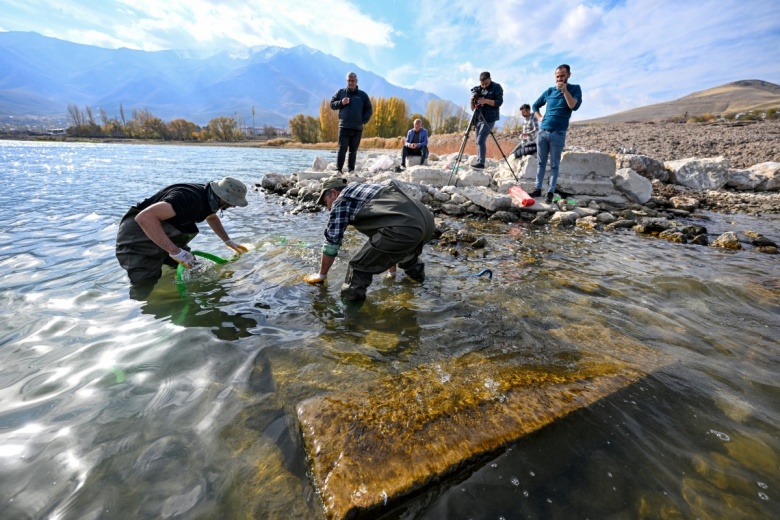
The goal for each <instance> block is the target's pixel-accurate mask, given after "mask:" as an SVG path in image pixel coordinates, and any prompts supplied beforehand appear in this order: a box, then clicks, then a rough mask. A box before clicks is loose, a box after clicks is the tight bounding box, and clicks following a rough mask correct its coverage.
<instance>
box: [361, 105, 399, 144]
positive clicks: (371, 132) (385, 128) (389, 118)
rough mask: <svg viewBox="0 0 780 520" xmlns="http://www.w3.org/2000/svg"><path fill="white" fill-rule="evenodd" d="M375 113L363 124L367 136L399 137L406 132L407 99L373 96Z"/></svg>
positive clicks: (364, 133)
mask: <svg viewBox="0 0 780 520" xmlns="http://www.w3.org/2000/svg"><path fill="white" fill-rule="evenodd" d="M371 105H372V106H373V108H374V114H373V115H372V116H371V119H370V120H369V121H368V123H367V124H365V125H363V135H364V136H365V137H398V136H399V135H403V134H405V133H406V130H408V129H407V128H406V122H407V118H408V117H407V114H408V111H407V108H406V101H404V100H403V99H401V98H397V97H391V98H375V97H372V98H371Z"/></svg>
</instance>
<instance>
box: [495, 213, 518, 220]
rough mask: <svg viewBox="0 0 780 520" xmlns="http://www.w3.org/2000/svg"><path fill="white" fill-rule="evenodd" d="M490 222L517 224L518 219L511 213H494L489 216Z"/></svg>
mask: <svg viewBox="0 0 780 520" xmlns="http://www.w3.org/2000/svg"><path fill="white" fill-rule="evenodd" d="M490 220H497V221H499V222H517V221H518V220H519V218H518V216H517V215H516V214H514V213H512V212H511V211H496V212H495V213H493V214H492V215H490Z"/></svg>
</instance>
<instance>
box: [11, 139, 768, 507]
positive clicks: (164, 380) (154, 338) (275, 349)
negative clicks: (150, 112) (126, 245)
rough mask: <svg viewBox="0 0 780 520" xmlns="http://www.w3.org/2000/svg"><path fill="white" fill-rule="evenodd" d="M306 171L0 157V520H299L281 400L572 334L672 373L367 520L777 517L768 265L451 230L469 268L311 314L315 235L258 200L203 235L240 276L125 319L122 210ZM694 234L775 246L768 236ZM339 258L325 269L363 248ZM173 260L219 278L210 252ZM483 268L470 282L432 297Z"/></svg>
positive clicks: (616, 241)
mask: <svg viewBox="0 0 780 520" xmlns="http://www.w3.org/2000/svg"><path fill="white" fill-rule="evenodd" d="M320 153H322V152H320ZM314 155H315V153H314V152H306V151H289V150H284V151H273V150H260V149H240V148H220V147H179V146H143V145H109V144H106V145H102V144H95V145H92V144H63V143H46V144H41V143H32V142H12V141H0V178H2V181H3V184H2V186H3V189H2V191H0V290H1V291H2V293H1V294H2V297H0V311H1V314H0V511H2V514H0V517H2V518H4V519H5V518H10V519H23V518H58V519H59V518H63V519H83V518H170V517H180V518H245V517H256V518H290V517H296V518H308V517H312V518H317V517H321V516H322V513H321V511H320V506H319V502H318V501H319V499H318V498H317V496H316V493H315V492H314V489H313V487H312V485H311V483H310V480H309V477H308V475H307V466H306V461H305V456H304V454H303V451H302V448H301V442H300V437H299V434H298V432H297V429H296V426H295V421H294V419H293V417H294V416H293V413H292V410H291V409H290V404H289V403H290V401H291V400H295V399H300V398H304V397H306V396H309V395H315V394H317V393H321V392H323V391H326V390H328V389H329V388H330V387H332V386H336V385H337V384H338V382H337V380H338V376H337V375H336V374H337V373H341V374H342V377H343V374H344V373H346V374H351V373H353V372H354V373H355V374H358V373H362V372H361V371H363V372H366V371H367V372H368V373H374V374H394V373H399V372H402V371H404V370H405V369H408V368H411V367H414V366H417V365H419V364H422V363H430V362H435V361H436V360H439V359H443V358H445V357H453V356H462V355H465V354H468V353H473V352H491V353H500V354H501V355H506V356H512V355H517V353H518V352H522V353H523V355H526V356H527V355H533V356H535V359H536V362H538V363H543V359H544V354H545V352H546V349H547V346H549V345H551V344H552V343H551V342H552V341H554V340H553V339H552V338H551V335H550V331H551V330H554V329H557V328H559V327H562V326H564V325H567V324H572V323H574V324H577V323H583V324H591V323H595V324H599V325H600V326H604V327H609V328H610V329H613V330H615V331H616V333H618V332H619V333H620V334H624V335H626V336H628V337H630V338H633V339H635V340H637V341H639V342H641V343H642V344H644V345H647V346H650V347H652V348H654V349H658V350H660V351H663V352H664V353H666V354H668V355H670V356H672V357H673V358H674V359H675V360H676V361H675V363H673V364H672V365H670V366H668V367H666V368H664V369H662V370H660V371H658V372H655V373H653V374H651V375H650V376H648V377H647V378H645V379H643V380H641V381H640V382H639V383H637V384H634V385H632V386H630V387H628V388H626V389H624V390H622V391H620V392H618V393H617V394H613V395H611V396H609V397H607V398H605V399H603V400H601V401H599V402H598V403H597V404H596V405H594V406H591V407H590V408H588V409H584V410H580V411H578V412H576V413H574V414H571V415H569V416H567V417H566V418H564V419H562V420H560V421H558V422H556V423H554V424H553V425H551V426H550V427H547V428H544V429H542V430H540V431H538V432H536V433H535V434H533V435H531V436H529V437H526V438H524V439H521V440H520V441H518V442H517V443H515V444H514V445H513V446H511V447H509V448H508V449H507V450H506V451H504V452H502V453H500V454H499V455H498V456H496V458H494V459H491V460H488V461H483V462H482V463H479V464H477V465H475V466H471V467H469V468H465V469H464V471H463V472H461V473H459V474H457V475H454V476H452V477H450V478H448V479H447V480H445V481H443V482H441V483H439V484H438V485H437V486H435V487H434V488H433V489H430V490H428V491H427V492H425V493H423V494H419V495H416V496H415V497H412V498H410V499H409V500H407V501H405V502H403V503H402V504H400V505H399V506H398V507H397V508H396V509H394V510H393V511H391V512H390V513H387V514H386V518H403V519H411V518H419V519H423V518H424V519H440V518H475V519H476V518H495V519H498V518H507V519H508V518H526V517H528V518H561V519H564V518H566V519H567V518H694V517H698V518H777V517H778V516H780V508H779V507H778V491H780V439H778V431H779V429H778V424H780V421H778V406H777V403H778V402H780V391H779V386H780V378H778V375H777V373H778V369H779V368H780V347H778V337H780V274H779V273H780V270H779V269H778V257H777V256H772V255H761V254H755V253H750V252H730V251H723V250H719V249H715V248H706V247H698V246H685V245H679V244H670V243H667V242H664V241H661V240H657V239H648V238H642V237H639V236H635V235H634V234H633V233H631V232H625V233H618V234H609V233H593V232H588V231H582V230H569V231H562V232H559V231H555V230H551V229H542V230H532V229H530V228H527V227H525V225H524V224H516V225H511V226H507V225H502V224H490V225H487V224H484V223H483V224H478V223H475V224H470V225H468V226H467V225H466V224H464V223H460V222H455V223H454V224H455V225H456V226H461V227H469V226H470V227H471V229H472V230H473V231H475V232H477V233H479V234H483V235H485V236H486V237H487V238H488V241H489V244H490V246H489V248H488V249H487V250H486V251H487V254H486V256H484V257H483V256H482V254H481V253H480V254H476V255H467V254H465V253H464V254H462V255H460V256H459V257H452V256H450V255H449V254H448V253H446V252H444V251H442V250H439V249H435V248H427V249H426V254H425V258H424V259H425V261H426V263H427V265H428V274H429V275H431V276H430V278H429V280H428V281H426V283H425V284H424V285H423V286H417V285H415V284H407V283H404V282H402V281H399V282H395V283H391V282H387V281H383V280H379V279H378V280H377V281H376V282H375V283H374V285H373V286H372V288H371V290H370V291H369V299H368V301H367V303H366V304H365V305H364V306H363V307H362V308H361V309H359V311H355V312H349V311H348V310H347V309H345V308H344V307H343V306H342V305H341V304H340V303H339V300H338V288H339V283H336V282H337V281H338V280H340V279H341V278H342V277H343V275H344V272H345V266H344V261H343V260H341V261H339V262H337V264H336V265H335V267H334V271H333V273H332V275H331V277H330V279H331V283H330V285H329V286H327V287H326V288H325V289H320V288H316V287H310V286H308V285H306V284H304V283H301V278H302V276H303V275H305V274H307V273H309V272H313V270H314V269H316V267H317V265H318V256H319V253H318V252H317V247H316V245H317V244H318V243H319V241H320V237H321V233H322V226H323V224H324V214H322V213H318V214H302V215H297V216H290V215H289V214H288V213H287V212H288V211H289V210H290V209H291V208H292V207H291V206H290V205H289V204H287V205H286V204H284V202H283V201H282V200H280V199H278V198H274V197H268V196H266V195H264V194H262V193H260V192H257V191H255V192H253V193H252V194H251V196H250V205H249V206H248V207H247V208H242V209H236V210H229V211H227V212H225V215H224V218H223V222H224V223H225V227H226V228H227V229H228V231H229V233H230V234H231V236H232V237H233V238H235V239H236V240H238V241H240V242H243V243H249V244H251V245H252V246H253V251H252V252H251V253H249V254H247V255H244V256H242V257H241V258H239V259H238V260H236V261H234V262H231V263H229V264H226V265H225V266H207V265H203V266H202V267H200V268H199V269H197V270H195V271H194V272H193V273H191V274H189V275H188V276H187V280H186V282H185V283H184V284H180V285H177V284H176V282H175V278H174V271H172V270H168V271H165V273H164V276H163V279H162V280H161V281H160V283H159V284H158V285H157V287H156V288H155V290H154V292H153V293H152V295H151V296H150V297H149V298H148V299H147V300H145V301H137V300H134V299H132V298H130V296H129V291H128V289H129V285H128V283H127V280H126V277H125V274H124V271H122V270H121V269H120V268H119V266H118V264H117V262H116V260H115V258H114V253H113V251H114V239H115V234H116V230H117V222H118V221H119V219H120V217H121V216H122V215H123V214H124V212H125V211H126V210H127V208H128V207H129V206H130V205H132V204H133V203H135V202H138V201H140V200H142V199H143V198H145V197H146V196H148V195H150V194H151V193H153V192H154V191H156V190H157V189H159V188H160V187H162V186H165V185H168V184H171V183H174V182H205V181H208V180H212V179H216V178H219V177H222V176H224V175H228V174H229V175H233V176H236V177H238V178H240V179H242V180H244V181H245V182H247V183H248V184H250V185H253V184H254V183H255V182H259V180H260V178H261V177H262V175H263V174H264V173H266V172H290V171H296V170H299V169H302V168H303V167H305V166H307V165H309V164H310V163H311V161H312V159H313V157H314ZM711 218H712V220H710V221H707V222H704V225H706V226H707V228H708V229H709V231H710V233H711V234H716V233H717V234H719V233H722V232H724V231H727V230H730V229H734V230H740V231H744V230H746V229H753V230H756V231H760V232H763V233H764V234H765V235H767V236H768V237H769V238H771V239H773V240H775V241H776V242H780V221H778V220H777V218H776V217H775V218H774V219H772V218H771V217H761V218H756V217H748V216H740V215H736V216H734V215H732V216H727V217H726V216H721V215H711ZM348 235H349V239H348V240H347V242H346V245H345V248H344V250H343V255H342V257H341V258H342V259H343V258H349V254H350V252H351V251H356V250H357V249H358V248H359V247H360V245H361V243H362V241H361V239H360V237H359V235H358V234H357V233H356V232H350V233H349V234H348ZM308 244H313V245H314V246H308V247H307V245H308ZM193 245H194V246H195V248H196V249H200V250H204V251H209V252H212V253H216V254H221V255H223V256H229V255H228V253H229V252H228V251H227V250H225V248H224V246H223V245H222V243H221V241H220V240H219V239H218V238H217V237H216V236H215V235H214V234H213V233H212V232H211V231H210V230H209V229H208V227H207V226H202V232H201V234H200V235H199V236H198V237H197V238H196V239H195V241H194V243H193ZM483 267H488V268H491V269H492V270H493V272H494V277H493V280H492V281H487V280H485V279H483V278H474V277H467V278H459V277H454V276H452V275H458V274H464V273H473V272H476V271H477V270H479V269H481V268H483ZM271 374H272V375H271Z"/></svg>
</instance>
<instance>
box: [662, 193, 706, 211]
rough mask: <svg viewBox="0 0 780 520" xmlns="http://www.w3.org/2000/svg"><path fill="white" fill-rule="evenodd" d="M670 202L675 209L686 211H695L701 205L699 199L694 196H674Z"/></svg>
mask: <svg viewBox="0 0 780 520" xmlns="http://www.w3.org/2000/svg"><path fill="white" fill-rule="evenodd" d="M669 202H670V203H671V205H672V208H674V209H681V210H684V211H688V212H690V211H695V210H696V208H698V207H699V201H698V200H697V199H695V198H693V197H672V198H671V199H669Z"/></svg>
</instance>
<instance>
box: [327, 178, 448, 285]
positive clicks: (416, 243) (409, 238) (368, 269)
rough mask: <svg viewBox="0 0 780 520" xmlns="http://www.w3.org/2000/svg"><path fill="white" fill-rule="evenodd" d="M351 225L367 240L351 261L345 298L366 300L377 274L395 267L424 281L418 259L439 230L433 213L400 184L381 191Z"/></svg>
mask: <svg viewBox="0 0 780 520" xmlns="http://www.w3.org/2000/svg"><path fill="white" fill-rule="evenodd" d="M352 225H353V226H355V229H357V230H358V231H360V232H361V233H363V234H364V235H367V236H368V241H366V243H365V245H364V246H363V248H362V249H361V250H360V251H359V252H358V253H357V254H356V255H355V256H354V257H353V258H352V260H350V261H349V268H348V270H347V276H346V278H345V280H344V285H342V287H341V296H342V298H344V299H345V300H363V299H365V297H366V290H367V289H368V286H369V285H371V281H372V279H373V277H374V275H375V274H379V273H382V272H384V271H387V269H388V268H390V267H391V266H393V265H394V264H398V267H400V268H401V269H403V270H404V272H405V273H406V275H407V276H408V277H409V278H412V279H413V280H417V281H423V280H424V279H425V264H423V263H422V262H420V261H419V256H420V254H421V253H422V250H423V246H424V245H425V243H426V242H428V241H429V240H430V239H431V237H432V236H433V233H434V231H435V229H436V225H435V224H434V221H433V213H431V212H430V210H429V209H428V208H426V207H425V205H423V204H422V203H421V202H418V201H417V200H415V199H414V198H413V197H411V196H410V195H409V194H407V193H406V192H405V191H404V190H403V188H402V187H401V186H400V185H398V184H396V183H395V182H392V183H391V184H390V185H389V186H387V187H386V188H384V189H382V190H381V191H379V192H378V193H377V194H376V196H375V197H374V198H373V199H371V200H369V201H368V202H366V203H365V205H363V207H362V208H361V209H360V211H359V212H358V213H357V215H356V216H355V220H354V221H353V222H352Z"/></svg>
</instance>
